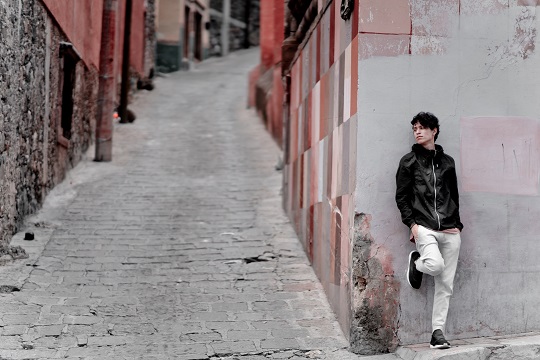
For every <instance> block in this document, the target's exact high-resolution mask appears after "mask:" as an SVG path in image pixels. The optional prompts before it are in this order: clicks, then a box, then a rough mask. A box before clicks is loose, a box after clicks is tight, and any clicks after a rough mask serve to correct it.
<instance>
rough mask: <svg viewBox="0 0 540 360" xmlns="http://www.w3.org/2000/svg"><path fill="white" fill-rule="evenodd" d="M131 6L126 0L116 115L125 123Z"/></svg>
mask: <svg viewBox="0 0 540 360" xmlns="http://www.w3.org/2000/svg"><path fill="white" fill-rule="evenodd" d="M132 8H133V2H132V0H126V12H125V19H124V52H123V55H122V87H121V88H120V107H119V108H118V115H120V122H121V123H123V124H125V123H127V122H129V121H128V116H127V106H128V95H129V83H130V81H129V46H130V42H131V40H130V39H131V13H132Z"/></svg>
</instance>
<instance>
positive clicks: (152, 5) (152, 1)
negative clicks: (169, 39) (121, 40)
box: [144, 0, 157, 77]
mask: <svg viewBox="0 0 540 360" xmlns="http://www.w3.org/2000/svg"><path fill="white" fill-rule="evenodd" d="M144 35H145V48H144V60H145V62H144V75H145V76H149V77H153V73H154V66H155V63H156V46H157V39H156V0H147V2H146V24H145V34H144Z"/></svg>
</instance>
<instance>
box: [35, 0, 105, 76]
mask: <svg viewBox="0 0 540 360" xmlns="http://www.w3.org/2000/svg"><path fill="white" fill-rule="evenodd" d="M43 3H44V4H45V6H46V7H47V8H48V9H49V12H50V13H51V15H52V17H53V18H54V19H55V20H56V22H57V23H58V25H59V26H60V28H61V29H62V30H63V31H64V33H65V34H66V36H67V38H68V39H69V41H71V43H72V44H73V45H74V46H75V48H76V49H77V51H78V52H79V53H80V54H81V57H82V59H83V60H84V61H85V63H87V64H89V65H90V64H91V65H94V66H95V67H99V51H100V47H101V20H102V14H103V2H102V1H95V0H77V1H73V0H43Z"/></svg>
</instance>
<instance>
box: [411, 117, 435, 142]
mask: <svg viewBox="0 0 540 360" xmlns="http://www.w3.org/2000/svg"><path fill="white" fill-rule="evenodd" d="M416 123H420V125H422V126H423V127H428V128H430V129H431V130H433V129H437V133H436V134H435V141H437V137H439V134H440V133H441V129H440V128H439V119H437V117H436V116H435V115H433V114H432V113H430V112H423V111H422V112H419V113H418V114H416V115H415V116H414V117H413V119H412V120H411V125H413V126H414V124H416Z"/></svg>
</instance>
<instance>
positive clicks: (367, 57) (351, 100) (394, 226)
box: [283, 0, 540, 354]
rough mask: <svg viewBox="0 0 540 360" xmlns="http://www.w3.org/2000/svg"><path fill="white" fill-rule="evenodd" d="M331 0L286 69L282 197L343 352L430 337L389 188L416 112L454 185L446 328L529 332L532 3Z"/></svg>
mask: <svg viewBox="0 0 540 360" xmlns="http://www.w3.org/2000/svg"><path fill="white" fill-rule="evenodd" d="M290 1H293V0H290ZM340 5H341V2H340V1H331V0H330V1H318V15H317V17H316V19H315V21H314V23H313V24H311V25H310V31H309V32H308V34H307V35H306V38H305V39H304V40H302V43H301V44H300V46H299V48H298V51H297V53H296V55H295V56H294V60H293V62H292V65H291V68H290V86H289V87H287V89H286V91H285V93H286V95H288V96H290V100H289V103H288V107H289V110H290V111H289V113H288V114H287V115H288V116H286V119H285V135H284V149H285V168H284V189H283V196H284V207H285V209H286V211H287V213H288V214H289V216H290V218H291V220H292V222H293V224H294V226H295V228H296V231H297V233H298V236H299V238H300V239H301V241H302V243H303V244H304V247H305V249H306V253H307V254H308V256H309V258H310V260H311V261H312V264H313V268H314V270H315V272H316V273H317V275H318V276H319V279H320V280H321V283H322V284H323V286H324V288H325V290H326V293H327V295H328V299H329V302H330V304H331V305H332V308H333V309H334V311H335V312H336V315H337V317H338V320H339V322H340V324H341V326H342V328H343V330H344V332H345V334H346V335H347V336H348V337H349V339H350V341H351V350H353V351H354V352H357V353H359V354H373V353H381V352H388V351H393V350H395V348H396V346H397V345H398V344H411V343H418V342H427V341H429V338H430V333H431V308H432V301H433V280H432V279H431V278H429V277H427V276H426V278H425V281H424V285H423V286H422V288H421V289H420V290H413V289H411V288H410V287H409V286H408V284H407V281H406V279H405V272H406V267H407V255H408V253H409V252H410V251H411V250H412V249H413V248H414V245H413V244H412V243H410V242H409V234H408V229H407V228H406V227H405V226H404V225H403V224H402V223H401V220H400V216H399V212H398V209H397V207H396V204H395V200H394V196H395V173H396V169H397V165H398V162H399V159H400V158H401V157H402V156H403V155H404V154H405V153H407V152H408V151H410V147H411V145H412V144H413V143H414V138H413V136H412V132H411V126H410V120H411V118H412V117H413V116H414V115H415V114H416V113H418V112H420V111H430V112H433V113H434V114H436V115H437V116H438V117H439V119H440V121H441V129H440V130H441V132H440V136H439V139H438V143H439V144H441V145H442V146H443V147H444V148H445V151H446V152H447V153H449V154H450V155H452V156H453V157H454V159H455V160H456V165H457V169H458V178H459V182H460V191H461V217H462V222H463V223H464V225H465V230H464V232H463V234H462V240H463V242H462V250H461V257H460V262H459V266H458V274H457V277H456V282H455V294H454V297H453V299H452V301H451V309H450V313H449V319H448V324H447V335H448V336H447V337H448V338H449V339H456V338H468V337H475V336H487V335H503V334H515V333H521V332H528V331H539V330H540V325H539V324H540V321H538V320H540V314H539V313H538V311H537V309H538V307H539V306H540V300H539V299H540V291H539V290H535V289H536V287H535V284H536V279H538V276H540V274H539V272H540V268H539V267H538V265H537V263H538V260H537V259H538V257H539V255H540V252H539V251H535V249H536V248H537V247H536V246H535V245H536V242H537V240H536V238H537V237H538V235H537V234H538V233H539V232H540V226H538V225H537V224H538V221H537V219H538V218H539V216H540V201H539V199H538V196H539V192H540V188H539V178H540V118H539V116H540V102H539V101H538V98H539V95H540V94H539V92H540V90H539V87H538V79H539V78H540V76H539V75H540V74H539V72H540V66H539V65H540V57H539V55H538V51H537V50H536V48H537V45H538V38H537V32H538V28H539V27H540V20H539V19H538V18H537V16H536V11H537V10H538V6H539V5H540V1H538V0H480V1H478V0H476V1H473V0H435V1H429V2H426V1H421V0H363V1H361V2H360V1H355V8H354V11H353V13H352V16H351V18H350V19H349V20H343V19H341V17H340ZM289 6H290V4H289ZM293 6H294V5H293ZM288 70H289V69H287V72H286V73H288Z"/></svg>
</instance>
